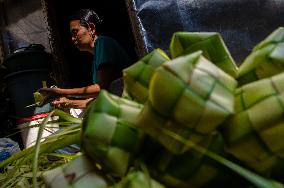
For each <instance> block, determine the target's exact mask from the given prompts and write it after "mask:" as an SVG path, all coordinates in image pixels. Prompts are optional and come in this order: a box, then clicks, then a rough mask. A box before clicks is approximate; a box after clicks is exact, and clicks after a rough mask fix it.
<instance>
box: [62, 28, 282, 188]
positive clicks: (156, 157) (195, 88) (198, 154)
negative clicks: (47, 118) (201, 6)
mask: <svg viewBox="0 0 284 188" xmlns="http://www.w3.org/2000/svg"><path fill="white" fill-rule="evenodd" d="M282 31H283V28H279V29H278V30H276V31H275V32H274V33H272V35H271V36H268V38H267V39H265V40H264V41H262V42H261V43H260V44H259V45H257V46H256V48H254V51H253V52H252V54H251V55H250V56H249V57H248V58H247V59H246V60H245V62H244V64H243V65H242V66H243V67H246V69H247V70H249V71H248V72H246V73H250V74H258V75H265V76H259V77H254V79H251V76H248V75H249V74H243V70H244V68H243V67H242V66H241V68H240V70H239V71H238V68H237V66H236V64H235V62H234V60H233V59H232V57H231V55H230V53H229V51H228V50H227V48H226V46H225V43H224V42H223V40H222V38H221V36H220V34H217V33H188V32H179V33H175V34H174V35H173V38H172V42H171V46H170V52H171V56H172V59H170V58H168V57H167V56H166V55H165V53H164V52H163V51H162V50H160V49H157V50H154V51H153V52H151V53H150V54H148V55H147V56H145V57H144V58H142V59H141V60H140V61H138V62H137V63H136V64H134V65H132V66H130V67H129V68H127V69H125V70H124V84H125V88H124V94H125V96H127V97H128V99H125V98H119V97H117V96H114V95H112V94H109V93H108V92H106V91H102V92H101V93H100V94H99V96H98V98H97V99H96V100H95V101H94V102H93V103H92V104H91V105H90V106H89V108H88V109H87V111H86V113H85V116H84V121H83V130H82V148H83V152H84V153H85V154H86V155H87V156H89V157H90V159H91V160H92V162H91V163H92V164H93V165H95V164H99V165H100V166H101V167H102V171H101V172H103V173H104V174H108V175H110V176H113V177H114V179H113V182H111V185H109V186H114V187H119V188H132V187H133V188H134V187H135V188H136V187H138V188H140V187H141V188H144V187H145V188H148V187H151V185H152V186H153V187H154V188H155V187H163V185H164V186H165V187H178V188H180V187H186V188H188V187H209V186H213V187H214V186H216V187H224V186H225V187H228V181H230V185H229V186H231V187H238V185H239V184H238V183H239V182H238V181H239V179H238V178H236V177H234V178H235V179H234V178H233V179H230V178H232V177H231V176H226V175H228V174H230V173H228V169H225V168H223V166H222V165H221V162H220V161H218V160H215V159H214V160H213V158H212V157H209V156H210V155H208V153H211V152H213V153H214V154H217V155H218V156H223V157H234V160H235V162H240V163H239V164H242V165H243V164H244V163H245V164H246V165H247V167H249V168H250V169H253V170H255V171H256V172H257V173H261V174H262V175H265V176H266V177H269V178H272V177H273V178H278V179H280V180H281V181H283V167H284V163H283V159H282V158H283V156H284V155H283V151H284V144H283V142H282V141H281V138H282V135H284V131H282V129H283V128H282V127H283V125H284V124H283V122H284V121H283V117H282V116H283V112H284V92H283V90H284V73H283V74H278V75H275V74H277V73H280V72H281V70H279V71H276V72H270V73H269V70H270V69H268V68H267V66H269V65H271V66H272V69H274V68H273V66H279V67H281V66H280V62H283V61H284V57H283V56H282V55H283V54H284V49H283V42H281V41H283V32H282ZM279 32H280V34H279ZM281 32H282V35H281ZM271 45H272V46H273V49H270V48H269V49H270V50H268V51H266V50H263V49H265V48H266V47H267V46H270V47H271ZM267 48H268V47H267ZM271 48H272V47H271ZM259 50H260V51H261V53H260V52H259ZM262 50H263V51H262ZM255 53H256V54H257V55H253V54H255ZM265 53H266V54H265ZM260 54H261V57H264V56H265V57H267V58H266V59H270V61H269V62H268V61H261V62H260V61H258V60H259V58H258V55H260ZM251 57H255V58H251ZM282 57H283V58H282ZM248 59H250V60H248ZM270 62H272V63H271V64H269V63H270ZM248 64H249V65H250V66H251V67H250V66H249V65H248ZM263 68H265V69H266V70H267V71H262V72H267V73H265V74H259V72H260V71H261V70H262V69H263ZM275 70H276V69H275ZM238 73H239V74H238ZM244 75H246V76H248V77H246V76H244ZM273 75H275V76H273ZM271 76H273V77H271ZM245 77H246V78H245ZM264 77H266V79H262V80H259V81H255V80H258V79H260V78H264ZM236 79H237V80H240V83H239V85H242V86H241V87H239V88H237V85H238V82H237V80H236ZM248 82H252V83H249V84H245V83H248ZM243 84H245V85H243ZM130 99H131V100H133V101H131V100H130ZM134 101H135V102H134ZM139 103H141V104H139ZM283 130H284V129H283ZM144 133H145V134H146V135H149V136H150V138H151V141H150V143H152V145H151V144H148V145H147V147H148V148H147V147H145V145H143V144H144V143H145V142H144V141H145V139H144V138H145V135H144ZM223 137H224V138H225V139H223ZM194 145H198V146H200V147H201V148H203V149H202V150H198V149H196V147H195V146H194ZM155 147H157V148H158V149H156V148H155ZM145 148H146V150H145ZM153 148H154V149H153ZM147 150H148V151H151V152H150V155H149V153H147V152H148V151H147ZM146 153H147V155H148V156H147V159H150V160H145V161H144V162H145V165H146V166H147V168H148V170H149V172H150V175H151V178H154V179H155V181H158V182H159V183H161V184H163V185H159V184H156V183H155V181H154V180H151V178H150V176H149V174H147V173H142V172H139V171H141V169H139V168H138V169H137V161H140V160H141V159H143V157H144V156H143V155H145V154H146ZM137 154H139V155H137ZM149 156H150V157H149ZM145 158H146V157H145ZM217 161H218V162H217ZM222 164H223V165H224V163H222ZM138 166H139V165H138ZM132 170H134V171H132ZM136 170H138V172H135V171H136ZM240 171H243V170H240ZM227 173H228V174H227ZM127 174H128V175H127ZM240 174H241V173H240ZM248 174H250V173H247V174H246V175H247V176H249V175H248ZM117 177H122V181H121V182H119V181H120V180H121V179H120V178H117ZM117 180H118V181H117ZM255 180H256V181H255V182H258V184H257V185H258V186H260V187H261V185H260V184H261V183H260V182H262V180H260V181H258V180H259V179H257V178H256V179H255ZM145 181H146V182H145ZM153 181H154V182H153ZM118 182H119V183H118ZM252 182H253V181H252ZM108 183H110V182H108ZM116 183H118V184H116ZM143 183H145V184H143ZM267 185H268V186H267ZM270 185H273V184H269V183H268V184H266V185H265V186H266V187H270ZM245 186H247V185H245ZM265 186H263V187H265ZM272 187H274V186H272ZM62 188H63V187H62Z"/></svg>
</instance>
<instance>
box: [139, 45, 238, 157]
mask: <svg viewBox="0 0 284 188" xmlns="http://www.w3.org/2000/svg"><path fill="white" fill-rule="evenodd" d="M236 85H237V83H236V81H235V80H234V78H232V77H231V76H230V75H228V74H226V73H225V72H224V71H222V70H221V69H219V68H218V67H216V66H215V65H214V64H212V63H210V62H209V61H208V60H207V59H205V58H204V57H202V55H201V52H200V51H199V52H195V53H193V54H190V55H187V56H182V57H179V58H176V59H174V60H172V61H170V62H169V63H167V64H164V65H162V66H160V67H159V68H157V69H156V71H155V73H154V75H153V78H152V80H151V83H150V90H149V100H148V102H147V103H146V104H145V107H144V108H143V110H142V112H141V114H140V116H139V119H138V122H137V124H136V125H137V126H138V127H139V128H140V129H142V130H143V131H145V132H146V133H148V134H149V135H150V136H152V137H153V138H154V139H157V140H158V141H159V142H160V143H161V144H162V145H164V146H165V147H166V148H167V149H169V150H170V151H172V152H174V153H176V154H178V153H182V152H184V151H185V150H186V149H187V147H184V145H183V144H182V143H180V142H178V141H176V140H175V139H173V138H170V137H169V136H167V135H164V134H162V133H161V129H167V130H170V131H173V132H175V133H177V134H179V135H181V136H183V137H184V138H186V139H191V140H192V141H194V142H195V143H199V142H200V141H202V140H203V139H204V138H206V136H207V135H209V134H211V133H212V132H213V131H215V130H216V128H217V127H218V125H220V124H221V123H222V122H223V121H224V120H225V119H226V118H227V117H228V116H229V115H231V114H233V112H234V109H233V104H234V90H235V87H236Z"/></svg>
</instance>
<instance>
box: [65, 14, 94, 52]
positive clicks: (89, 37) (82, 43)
mask: <svg viewBox="0 0 284 188" xmlns="http://www.w3.org/2000/svg"><path fill="white" fill-rule="evenodd" d="M70 32H71V37H72V42H73V44H74V45H75V46H76V47H77V48H78V49H79V50H80V51H91V50H92V47H93V42H94V40H93V39H94V37H93V31H92V30H91V28H86V27H84V26H82V25H81V24H80V20H72V21H70Z"/></svg>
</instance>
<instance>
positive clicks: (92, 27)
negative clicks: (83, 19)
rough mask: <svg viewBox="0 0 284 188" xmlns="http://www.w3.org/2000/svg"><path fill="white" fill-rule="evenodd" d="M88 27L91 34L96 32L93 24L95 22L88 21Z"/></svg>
mask: <svg viewBox="0 0 284 188" xmlns="http://www.w3.org/2000/svg"><path fill="white" fill-rule="evenodd" d="M89 27H90V29H91V32H92V33H93V34H96V26H95V24H93V23H90V24H89Z"/></svg>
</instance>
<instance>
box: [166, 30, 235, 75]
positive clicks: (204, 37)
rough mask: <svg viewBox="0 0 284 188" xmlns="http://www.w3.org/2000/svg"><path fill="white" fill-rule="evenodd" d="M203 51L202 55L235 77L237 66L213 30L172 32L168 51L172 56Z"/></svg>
mask: <svg viewBox="0 0 284 188" xmlns="http://www.w3.org/2000/svg"><path fill="white" fill-rule="evenodd" d="M199 50H201V51H203V53H202V54H203V56H204V57H205V58H207V59H208V60H209V61H211V62H212V63H214V64H215V65H216V66H218V67H219V68H221V69H222V70H223V71H225V72H226V73H228V74H229V75H231V76H232V77H234V78H235V77H237V70H238V67H237V66H236V63H235V61H234V59H233V58H232V56H231V54H230V52H229V50H228V49H227V47H226V45H225V43H224V41H223V39H222V37H221V35H220V34H219V33H214V32H176V33H174V35H173V37H172V40H171V44H170V52H171V55H172V58H176V57H178V56H181V55H186V54H190V53H193V52H196V51H199Z"/></svg>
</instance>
